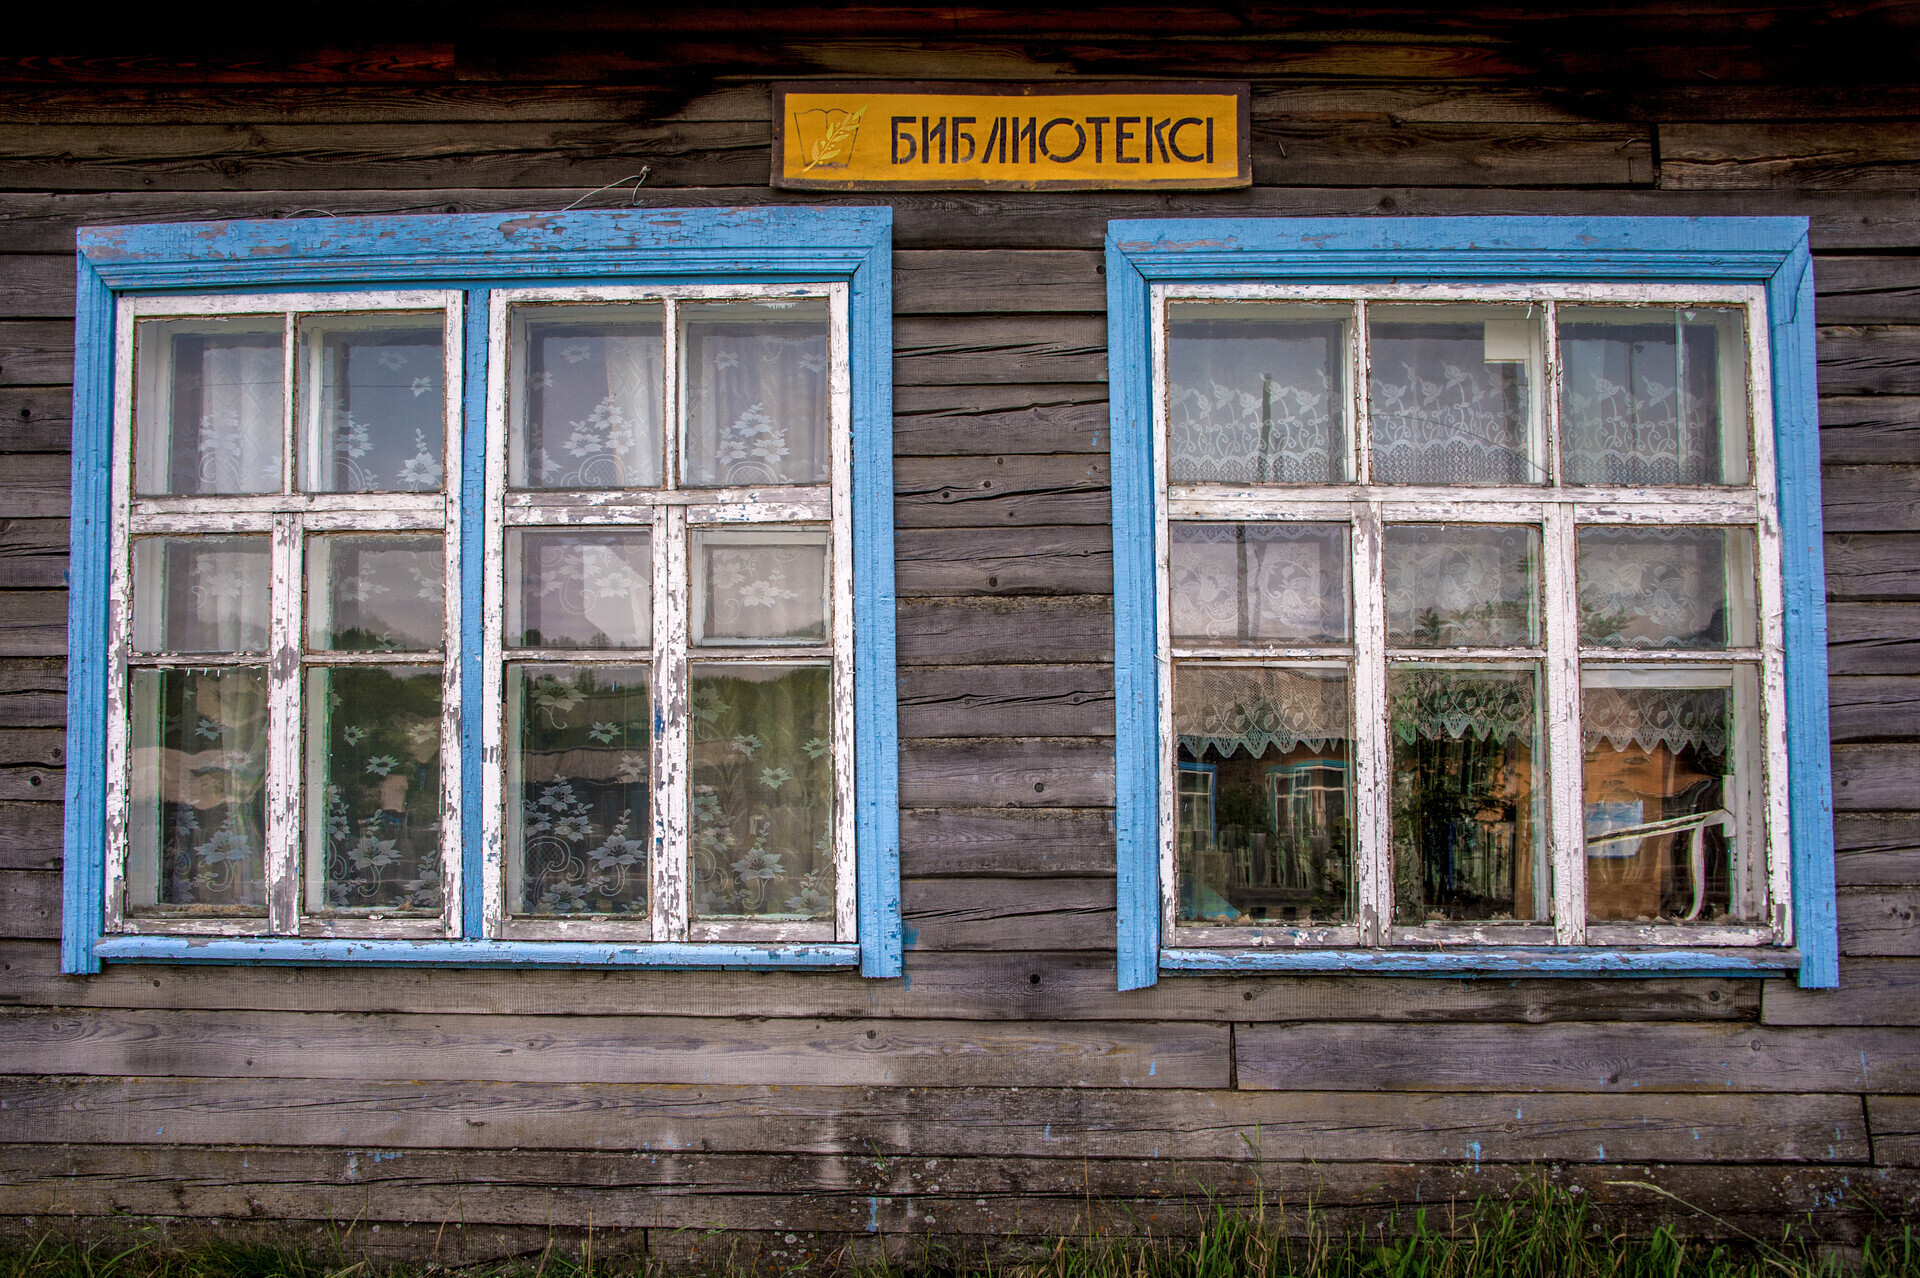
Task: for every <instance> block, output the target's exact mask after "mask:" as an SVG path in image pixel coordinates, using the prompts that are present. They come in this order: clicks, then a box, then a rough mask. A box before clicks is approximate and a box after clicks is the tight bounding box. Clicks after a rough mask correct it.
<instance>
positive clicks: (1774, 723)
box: [1149, 282, 1793, 948]
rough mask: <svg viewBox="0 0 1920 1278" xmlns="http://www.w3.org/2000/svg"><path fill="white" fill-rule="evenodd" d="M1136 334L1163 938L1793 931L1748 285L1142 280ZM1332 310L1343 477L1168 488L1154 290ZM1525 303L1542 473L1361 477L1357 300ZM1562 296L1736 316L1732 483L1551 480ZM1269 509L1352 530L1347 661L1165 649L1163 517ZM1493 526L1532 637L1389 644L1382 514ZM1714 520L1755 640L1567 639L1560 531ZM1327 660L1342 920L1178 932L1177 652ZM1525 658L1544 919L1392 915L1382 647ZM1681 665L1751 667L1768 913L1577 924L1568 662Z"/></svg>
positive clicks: (1403, 654) (1777, 639) (1555, 472)
mask: <svg viewBox="0 0 1920 1278" xmlns="http://www.w3.org/2000/svg"><path fill="white" fill-rule="evenodd" d="M1150 299H1151V304H1150V310H1149V330H1150V341H1151V343H1152V363H1153V367H1152V395H1153V400H1152V402H1153V413H1154V420H1153V430H1152V440H1153V457H1152V460H1153V477H1154V538H1155V545H1154V550H1155V583H1156V584H1155V597H1156V599H1157V601H1158V606H1157V609H1156V613H1157V616H1156V631H1157V649H1156V651H1157V657H1156V663H1157V672H1158V685H1159V687H1158V708H1159V716H1158V718H1159V722H1160V724H1161V731H1160V742H1159V756H1160V757H1159V772H1158V776H1157V778H1156V784H1157V788H1158V791H1159V796H1160V797H1159V814H1160V820H1159V826H1160V830H1159V833H1160V884H1161V934H1162V936H1163V937H1166V938H1169V939H1168V940H1167V941H1165V942H1163V944H1167V945H1170V946H1174V947H1189V946H1205V947H1227V948H1232V947H1274V946H1282V947H1302V946H1351V945H1362V946H1370V947H1372V946H1382V945H1404V944H1469V945H1471V944H1537V943H1552V944H1558V945H1563V946H1573V945H1589V944H1592V945H1624V944H1641V945H1645V944H1686V945H1766V944H1782V945H1784V944H1790V943H1791V942H1792V939H1793V937H1792V923H1791V920H1792V899H1791V883H1790V876H1789V865H1788V857H1787V855H1786V852H1787V848H1788V806H1787V784H1786V781H1787V768H1786V724H1785V672H1784V668H1783V665H1782V617H1781V608H1782V601H1781V591H1780V547H1779V520H1778V514H1777V510H1776V505H1775V479H1774V463H1773V422H1772V394H1771V376H1772V373H1771V368H1770V361H1769V358H1768V350H1767V343H1766V342H1765V341H1764V340H1763V338H1762V335H1764V334H1765V333H1766V332H1767V331H1768V326H1767V313H1766V299H1765V291H1764V290H1763V289H1761V288H1758V287H1753V286H1743V285H1715V284H1708V285H1701V286H1694V285H1679V284H1652V283H1649V284H1615V283H1553V282H1543V283H1537V284H1536V283H1528V284H1508V283H1486V284H1478V283H1440V284H1398V283H1354V284H1291V283H1288V284H1219V285H1211V284H1187V283H1182V284H1154V285H1152V286H1150ZM1185 301H1195V302H1224V301H1261V302H1318V303H1343V304H1346V305H1348V306H1350V307H1351V308H1352V309H1351V310H1350V312H1349V323H1350V326H1351V327H1350V331H1351V334H1352V337H1351V340H1350V341H1349V343H1348V349H1347V358H1346V361H1345V366H1344V367H1343V370H1342V371H1343V374H1344V377H1343V386H1342V392H1343V394H1344V395H1345V401H1346V407H1347V411H1348V413H1349V420H1350V422H1351V423H1352V425H1351V427H1350V429H1349V431H1348V436H1347V447H1348V449H1349V450H1350V455H1349V458H1348V467H1349V473H1351V474H1353V475H1355V476H1357V477H1358V478H1357V481H1356V482H1349V483H1331V484H1329V483H1279V482H1276V483H1272V484H1266V485H1260V486H1257V487H1256V486H1252V485H1242V484H1219V483H1183V484H1169V482H1168V456H1167V439H1168V402H1169V401H1168V396H1169V394H1170V388H1169V383H1168V376H1167V306H1168V303H1169V302H1185ZM1450 302H1451V303H1482V304H1484V303H1496V302H1507V303H1528V304H1530V307H1529V314H1530V315H1531V305H1533V304H1537V305H1539V306H1540V307H1541V308H1542V314H1541V317H1540V321H1539V331H1540V333H1541V334H1543V338H1544V340H1543V341H1542V342H1541V343H1539V344H1538V345H1539V347H1540V349H1538V350H1537V351H1536V354H1535V364H1534V370H1533V371H1534V374H1535V384H1536V385H1537V386H1538V387H1539V393H1538V400H1539V408H1538V409H1537V410H1535V419H1536V420H1535V424H1534V430H1533V435H1532V437H1533V446H1534V447H1535V448H1538V449H1540V450H1542V460H1543V461H1544V463H1545V468H1546V471H1547V477H1546V479H1545V480H1544V482H1541V483H1537V484H1527V485H1513V486H1499V485H1473V486H1464V485H1463V486H1429V485H1411V484H1389V483H1381V484H1371V483H1368V482H1366V479H1367V475H1368V470H1367V468H1368V466H1369V464H1370V454H1371V452H1372V449H1371V440H1370V437H1369V431H1368V395H1367V385H1368V376H1367V314H1366V312H1367V307H1368V304H1369V303H1395V304H1398V303H1450ZM1562 302H1566V303H1575V304H1581V305H1586V304H1615V305H1630V304H1636V303H1638V304H1647V305H1673V306H1679V305H1693V306H1721V307H1737V308H1739V309H1741V310H1742V311H1743V312H1744V314H1745V320H1746V324H1745V337H1746V343H1745V345H1746V349H1745V351H1744V355H1745V359H1744V373H1745V377H1744V381H1745V385H1744V386H1743V387H1741V388H1740V389H1741V392H1742V395H1743V400H1744V405H1745V409H1746V415H1747V447H1748V449H1749V457H1748V461H1749V466H1748V475H1749V480H1748V482H1747V483H1745V484H1735V485H1723V486H1713V487H1702V486H1680V485H1675V486H1672V487H1665V486H1662V487H1623V488H1609V487H1597V486H1574V485H1566V484H1563V483H1562V482H1561V468H1562V457H1561V450H1560V445H1559V425H1560V424H1559V414H1560V376H1561V366H1560V356H1559V331H1558V325H1557V323H1556V311H1557V308H1558V306H1559V304H1561V303H1562ZM1189 520H1192V521H1208V520H1212V521H1221V522H1230V521H1231V522H1252V521H1283V522H1327V523H1345V524H1347V525H1348V526H1349V528H1350V531H1351V548H1352V549H1351V561H1350V562H1351V590H1350V607H1351V608H1352V622H1353V625H1352V634H1353V642H1354V647H1353V649H1352V650H1351V651H1352V653H1353V655H1352V656H1351V657H1347V652H1348V650H1347V649H1345V648H1344V647H1342V648H1338V649H1328V648H1278V647H1274V648H1259V647H1250V648H1240V649H1232V648H1228V649H1222V648H1219V647H1209V648H1206V649H1204V650H1202V649H1185V648H1175V647H1174V646H1173V643H1172V634H1171V607H1170V589H1169V564H1170V546H1169V525H1170V524H1171V523H1172V522H1174V521H1189ZM1402 522H1436V523H1502V524H1521V525H1529V526H1532V527H1535V528H1538V529H1539V530H1540V533H1541V564H1540V575H1541V592H1542V593H1541V608H1542V617H1541V623H1542V643H1541V646H1540V647H1538V648H1535V649H1502V650H1498V651H1488V652H1475V651H1471V650H1459V649H1437V650H1430V649H1418V650H1405V651H1400V650H1395V649H1389V648H1388V647H1387V645H1386V632H1385V620H1384V616H1383V615H1382V613H1381V603H1382V600H1383V598H1384V582H1383V578H1382V568H1383V560H1382V554H1381V547H1382V541H1383V537H1384V530H1385V527H1386V525H1387V524H1389V523H1402ZM1634 525H1639V526H1648V525H1654V526H1659V525H1681V526H1684V525H1724V526H1733V527H1747V528H1752V529H1754V531H1755V534H1756V548H1755V553H1756V557H1757V563H1756V578H1757V580H1756V582H1755V602H1756V604H1757V607H1758V611H1759V619H1758V627H1757V631H1756V635H1757V639H1758V643H1757V645H1756V646H1754V647H1749V648H1729V649H1724V650H1714V651H1712V652H1675V651H1671V650H1666V651H1660V652H1646V653H1642V652H1638V651H1634V650H1626V651H1624V652H1623V651H1622V650H1617V649H1590V648H1581V647H1580V646H1579V645H1578V642H1577V636H1578V634H1579V630H1578V603H1577V594H1576V591H1575V582H1574V571H1575V555H1576V551H1577V535H1578V530H1579V529H1580V528H1581V527H1587V526H1634ZM1335 656H1339V657H1341V658H1344V659H1346V660H1350V661H1351V662H1352V665H1351V667H1350V683H1349V686H1350V688H1351V690H1352V713H1353V717H1352V725H1353V747H1352V748H1353V756H1352V766H1353V796H1354V802H1353V812H1352V816H1351V819H1352V822H1353V831H1354V846H1355V854H1354V865H1353V873H1354V878H1355V881H1356V888H1357V891H1356V895H1357V898H1358V908H1357V918H1356V919H1355V920H1353V922H1352V924H1351V925H1350V926H1344V927H1287V926H1264V925H1263V926H1261V927H1258V928H1234V927H1194V926H1182V925H1180V922H1179V897H1178V882H1179V879H1178V874H1179V864H1178V849H1177V837H1176V836H1177V830H1176V822H1177V807H1176V799H1175V795H1174V793H1173V791H1174V773H1175V760H1176V759H1177V755H1178V747H1177V743H1176V740H1175V733H1174V732H1173V730H1172V724H1173V671H1174V665H1175V663H1176V661H1186V660H1207V661H1211V662H1227V663H1233V662H1239V663H1254V662H1256V661H1257V662H1262V663H1273V662H1280V663H1286V664H1293V663H1299V662H1304V661H1311V660H1313V659H1315V658H1321V659H1326V658H1333V657H1335ZM1516 659H1518V660H1523V661H1532V662H1534V663H1536V665H1537V668H1539V670H1540V688H1541V709H1542V719H1543V721H1544V723H1543V729H1544V731H1543V737H1544V740H1543V744H1544V746H1545V754H1546V757H1547V764H1548V766H1547V768H1546V769H1545V776H1546V788H1545V792H1544V795H1543V796H1542V797H1543V799H1544V803H1543V807H1544V809H1545V816H1546V821H1545V826H1546V845H1547V863H1548V865H1549V867H1550V870H1551V874H1552V902H1553V909H1552V918H1551V923H1550V924H1547V923H1544V922H1542V921H1539V920H1529V921H1525V922H1504V921H1503V922H1486V923H1472V924H1444V923H1443V924H1433V923H1429V924H1425V925H1421V926H1416V927H1404V926H1398V925H1395V924H1394V923H1393V921H1392V920H1393V917H1394V915H1393V900H1392V873H1391V850H1390V833H1389V824H1388V823H1389V818H1390V807H1389V798H1388V783H1389V778H1388V775H1387V773H1388V764H1387V757H1388V742H1387V736H1386V733H1387V726H1386V687H1385V684H1386V665H1387V662H1388V661H1389V660H1418V661H1420V662H1422V663H1423V664H1446V663H1458V664H1472V663H1475V662H1484V661H1488V660H1504V661H1513V660H1516ZM1689 661H1697V662H1703V663H1704V662H1712V663H1718V664H1719V665H1721V666H1728V665H1747V666H1752V667H1754V668H1756V669H1757V670H1758V672H1759V683H1760V696H1759V700H1760V703H1761V712H1762V713H1761V729H1760V731H1761V751H1760V754H1761V760H1760V766H1761V770H1762V780H1761V783H1760V788H1761V791H1762V803H1761V805H1760V806H1761V808H1762V811H1763V814H1764V815H1763V819H1762V820H1761V821H1760V822H1758V823H1757V828H1755V829H1754V831H1753V835H1754V836H1755V837H1757V839H1758V840H1759V841H1760V843H1761V845H1762V849H1763V850H1762V855H1763V857H1764V864H1765V866H1766V877H1767V886H1766V898H1767V899H1766V907H1767V908H1766V920H1767V921H1766V922H1764V923H1755V924H1738V925H1728V926H1697V925H1686V926H1675V925H1665V924H1660V925H1648V926H1642V925H1636V924H1615V923H1594V924H1589V923H1588V922H1587V920H1586V909H1585V898H1586V855H1585V833H1584V824H1583V817H1584V804H1583V802H1582V799H1581V784H1582V768H1581V757H1582V751H1581V735H1580V718H1579V714H1580V706H1579V702H1580V668H1581V663H1582V662H1592V663H1595V664H1600V663H1607V664H1628V663H1634V664H1638V663H1643V662H1644V663H1646V664H1647V665H1648V666H1649V667H1652V666H1656V665H1658V666H1667V667H1673V666H1675V664H1676V663H1684V662H1689Z"/></svg>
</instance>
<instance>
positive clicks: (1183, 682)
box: [1173, 665, 1355, 927]
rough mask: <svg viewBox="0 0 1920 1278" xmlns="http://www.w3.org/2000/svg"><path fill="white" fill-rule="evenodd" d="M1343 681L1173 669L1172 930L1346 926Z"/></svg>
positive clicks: (1349, 835) (1286, 672)
mask: <svg viewBox="0 0 1920 1278" xmlns="http://www.w3.org/2000/svg"><path fill="white" fill-rule="evenodd" d="M1349 706H1350V694H1349V692H1348V688H1347V672H1346V670H1345V668H1344V667H1342V668H1326V667H1296V668H1275V667H1248V666H1218V665H1181V666H1178V667H1176V668H1175V670H1174V680H1173V718H1174V730H1175V732H1177V733H1178V734H1179V748H1180V749H1179V761H1178V764H1177V766H1176V771H1175V776H1174V792H1175V805H1176V809H1177V811H1178V825H1177V832H1176V838H1177V840H1178V850H1179V857H1180V921H1181V922H1183V923H1195V924H1235V925H1239V926H1252V925H1257V924H1260V923H1270V924H1276V925H1280V926H1288V927H1295V926H1297V927H1308V926H1324V925H1327V924H1332V923H1341V922H1348V921H1351V920H1352V918H1353V917H1354V911H1353V891H1354V886H1355V885H1354V876H1353V869H1352V858H1353V826H1352V820H1353V818H1352V811H1353V780H1352V757H1353V741H1352V733H1351V731H1350V729H1349V727H1348V725H1349V724H1350V722H1351V721H1352V715H1351V711H1350V709H1349Z"/></svg>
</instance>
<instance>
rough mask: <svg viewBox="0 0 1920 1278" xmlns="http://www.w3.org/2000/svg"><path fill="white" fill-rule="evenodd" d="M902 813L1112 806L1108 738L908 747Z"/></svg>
mask: <svg viewBox="0 0 1920 1278" xmlns="http://www.w3.org/2000/svg"><path fill="white" fill-rule="evenodd" d="M900 806H901V807H903V808H942V807H971V806H979V807H1035V808H1084V807H1111V806H1113V741H1112V739H1111V738H1106V739H1101V738H1085V737H1043V738H1038V739H1021V740H1005V739H999V738H994V739H989V740H983V741H967V740H957V741H953V740H948V741H905V742H902V743H901V748H900Z"/></svg>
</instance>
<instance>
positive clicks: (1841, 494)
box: [1820, 465, 1920, 532]
mask: <svg viewBox="0 0 1920 1278" xmlns="http://www.w3.org/2000/svg"><path fill="white" fill-rule="evenodd" d="M1820 513H1821V522H1822V524H1823V525H1824V526H1825V528H1826V531H1828V532H1913V531H1920V466H1884V465H1882V466H1824V467H1822V468H1821V475H1820Z"/></svg>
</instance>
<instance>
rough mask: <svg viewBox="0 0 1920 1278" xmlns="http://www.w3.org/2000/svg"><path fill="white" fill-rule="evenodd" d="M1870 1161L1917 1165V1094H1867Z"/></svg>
mask: <svg viewBox="0 0 1920 1278" xmlns="http://www.w3.org/2000/svg"><path fill="white" fill-rule="evenodd" d="M1867 1128H1868V1130H1869V1131H1871V1132H1872V1133H1873V1161H1874V1162H1875V1164H1877V1165H1878V1166H1881V1167H1920V1096H1869V1097H1867Z"/></svg>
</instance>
